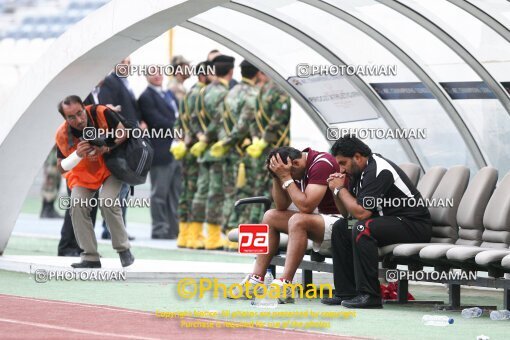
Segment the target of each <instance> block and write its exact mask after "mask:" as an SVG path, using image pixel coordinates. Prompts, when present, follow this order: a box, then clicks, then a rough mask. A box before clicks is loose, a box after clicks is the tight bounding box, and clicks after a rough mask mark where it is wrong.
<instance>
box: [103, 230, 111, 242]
mask: <svg viewBox="0 0 510 340" xmlns="http://www.w3.org/2000/svg"><path fill="white" fill-rule="evenodd" d="M101 239H103V240H111V239H112V235H111V234H110V232H109V231H108V229H104V230H103V233H102V234H101Z"/></svg>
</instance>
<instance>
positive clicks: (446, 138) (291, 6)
mask: <svg viewBox="0 0 510 340" xmlns="http://www.w3.org/2000/svg"><path fill="white" fill-rule="evenodd" d="M238 2H240V3H243V4H245V5H247V6H249V5H250V4H249V2H247V1H238ZM253 6H256V7H257V8H259V9H260V10H261V11H264V12H266V13H267V14H269V15H272V16H275V17H277V18H281V19H283V20H284V21H285V22H287V23H289V24H291V25H295V26H299V27H300V28H301V29H303V30H304V31H305V32H306V33H307V34H308V35H310V36H311V37H313V38H314V39H317V40H318V41H319V42H320V43H321V44H322V45H324V46H326V47H327V48H328V49H330V50H331V51H332V52H333V53H334V54H336V55H337V56H338V57H340V59H342V60H343V61H344V62H345V63H347V64H351V65H396V67H397V70H398V72H397V73H396V74H393V75H378V74H371V75H370V74H369V75H360V77H361V78H362V79H363V80H364V81H365V82H366V83H396V82H420V80H419V79H418V78H417V77H416V75H415V74H414V73H413V72H412V71H411V70H410V69H409V68H408V67H407V66H406V65H404V64H403V63H402V62H401V61H400V60H399V59H397V58H396V57H395V56H394V55H393V54H392V53H390V52H389V51H388V50H387V49H386V48H385V47H384V46H382V45H380V44H379V43H378V42H377V41H375V40H373V39H372V38H371V37H369V36H368V35H367V34H366V33H364V32H362V31H361V30H359V29H357V28H355V27H353V26H351V25H350V24H348V23H346V22H344V21H342V20H340V19H338V18H337V17H335V16H333V15H331V14H329V13H327V12H325V11H323V10H320V9H318V8H316V7H313V6H310V5H308V4H305V3H302V2H298V1H288V0H279V1H274V0H262V1H257V3H256V5H253ZM384 104H385V105H386V107H387V108H388V109H389V111H390V113H391V114H392V115H393V117H394V118H395V119H396V120H397V122H398V123H399V125H400V126H401V127H402V128H406V129H422V130H426V132H427V133H426V134H427V138H425V139H423V138H416V139H409V141H410V143H411V145H412V147H413V148H414V151H415V153H416V154H417V156H418V157H419V158H420V160H421V162H422V164H423V165H424V166H425V165H432V166H433V165H443V166H452V165H456V164H464V165H466V166H468V167H471V168H472V169H476V163H475V161H474V160H473V157H472V156H471V153H470V151H469V150H468V148H467V146H466V144H465V143H464V141H463V139H462V137H461V135H460V133H459V132H458V130H457V129H456V127H455V125H454V124H453V122H452V121H451V119H450V117H449V116H448V115H447V113H446V112H445V111H444V109H443V108H442V107H441V105H440V104H439V102H438V101H437V100H436V99H434V98H431V99H422V100H413V99H407V100H384ZM418 107H419V108H420V109H419V110H417V108H418ZM437 121H441V122H442V123H441V124H437ZM444 145H457V148H456V150H452V149H450V148H444V147H442V146H444Z"/></svg>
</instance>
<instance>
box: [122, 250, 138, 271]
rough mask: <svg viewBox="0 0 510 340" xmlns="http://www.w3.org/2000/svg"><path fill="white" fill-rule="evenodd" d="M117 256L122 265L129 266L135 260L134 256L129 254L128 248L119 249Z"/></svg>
mask: <svg viewBox="0 0 510 340" xmlns="http://www.w3.org/2000/svg"><path fill="white" fill-rule="evenodd" d="M119 257H120V263H121V264H122V267H127V266H130V265H132V264H133V262H135V257H134V256H133V254H131V251H130V250H129V249H128V250H124V251H121V252H120V253H119Z"/></svg>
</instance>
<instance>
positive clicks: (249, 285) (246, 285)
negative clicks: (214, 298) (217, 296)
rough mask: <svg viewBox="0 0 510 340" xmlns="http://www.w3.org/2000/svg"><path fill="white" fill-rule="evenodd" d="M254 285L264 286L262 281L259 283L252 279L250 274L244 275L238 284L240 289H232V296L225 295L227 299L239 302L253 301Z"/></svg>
mask: <svg viewBox="0 0 510 340" xmlns="http://www.w3.org/2000/svg"><path fill="white" fill-rule="evenodd" d="M256 284H264V281H260V280H258V279H256V278H255V277H253V275H252V274H248V275H246V277H245V278H244V279H243V281H241V282H240V283H239V285H240V286H241V287H242V288H241V289H239V287H234V288H233V289H232V291H231V292H232V294H231V295H230V294H227V298H229V299H239V300H253V299H254V298H255V296H254V293H253V292H254V291H255V285H256Z"/></svg>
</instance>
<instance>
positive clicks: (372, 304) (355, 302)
mask: <svg viewBox="0 0 510 340" xmlns="http://www.w3.org/2000/svg"><path fill="white" fill-rule="evenodd" d="M342 307H346V308H382V300H381V298H380V297H379V296H372V295H370V294H360V295H358V296H356V297H353V298H352V299H349V300H344V301H342Z"/></svg>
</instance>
